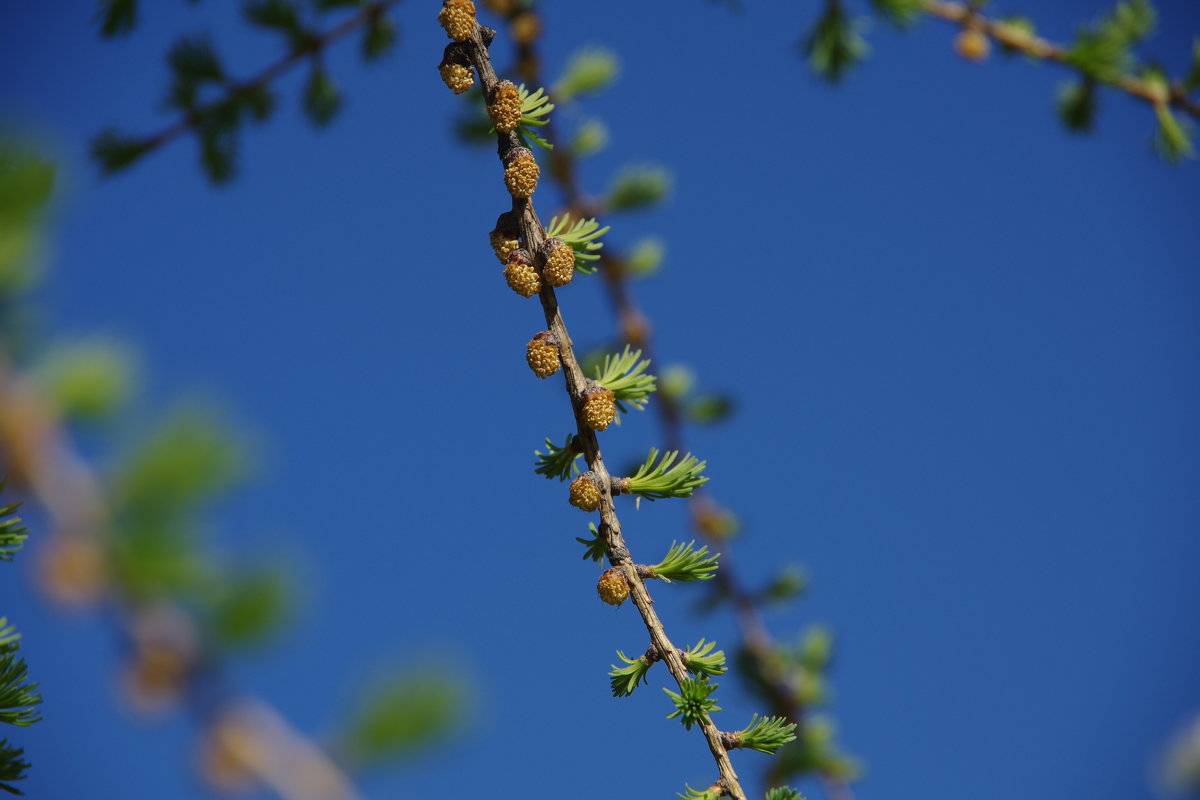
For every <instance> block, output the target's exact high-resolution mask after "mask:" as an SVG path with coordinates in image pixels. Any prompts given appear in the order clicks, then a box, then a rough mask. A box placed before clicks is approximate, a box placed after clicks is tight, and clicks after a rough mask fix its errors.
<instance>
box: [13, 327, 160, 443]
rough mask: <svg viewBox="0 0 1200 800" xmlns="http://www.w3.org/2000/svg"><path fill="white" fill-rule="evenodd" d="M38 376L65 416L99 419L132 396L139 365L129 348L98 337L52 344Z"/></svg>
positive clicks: (68, 417)
mask: <svg viewBox="0 0 1200 800" xmlns="http://www.w3.org/2000/svg"><path fill="white" fill-rule="evenodd" d="M35 376H36V377H37V379H38V381H39V383H40V384H41V385H42V388H43V390H44V391H45V392H46V395H47V396H48V397H49V398H50V399H51V400H52V401H53V402H54V403H55V404H56V405H57V406H58V408H59V411H60V412H61V413H62V414H63V416H64V417H65V418H66V419H68V420H70V421H74V422H87V423H96V422H103V421H106V420H109V419H111V418H112V417H113V416H114V415H116V414H117V412H119V411H120V410H121V409H122V408H123V407H124V406H125V404H126V403H127V402H128V401H129V399H130V398H131V397H132V396H133V394H134V392H135V391H136V385H137V366H136V363H135V359H134V356H133V353H132V351H131V350H130V348H128V347H126V346H124V345H121V344H119V343H117V342H114V341H109V340H106V339H100V338H95V339H87V340H83V341H78V342H71V343H56V344H54V345H52V346H51V349H50V351H49V352H48V353H46V354H45V355H44V356H43V357H42V360H41V361H40V363H38V364H37V366H36V367H35Z"/></svg>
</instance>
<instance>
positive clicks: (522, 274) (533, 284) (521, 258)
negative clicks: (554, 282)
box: [504, 250, 542, 297]
mask: <svg viewBox="0 0 1200 800" xmlns="http://www.w3.org/2000/svg"><path fill="white" fill-rule="evenodd" d="M504 279H505V280H506V281H508V287H509V288H510V289H512V290H513V291H514V292H516V293H517V294H519V295H521V297H533V296H534V295H535V294H537V293H538V292H540V291H541V290H542V279H541V278H540V277H538V274H537V270H535V269H534V268H533V264H531V263H530V262H529V253H527V252H525V251H524V250H514V251H513V252H512V253H510V254H509V256H508V266H507V267H505V268H504Z"/></svg>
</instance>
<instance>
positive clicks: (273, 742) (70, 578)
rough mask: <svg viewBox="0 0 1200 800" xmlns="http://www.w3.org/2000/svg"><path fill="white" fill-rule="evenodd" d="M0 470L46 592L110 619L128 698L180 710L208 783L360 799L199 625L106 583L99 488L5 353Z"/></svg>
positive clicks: (50, 406)
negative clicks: (34, 532)
mask: <svg viewBox="0 0 1200 800" xmlns="http://www.w3.org/2000/svg"><path fill="white" fill-rule="evenodd" d="M0 461H2V462H3V464H4V468H5V469H6V470H7V471H8V473H9V475H10V476H11V477H12V480H13V482H14V484H15V485H16V486H17V487H18V488H20V489H23V490H24V491H25V492H27V493H29V494H30V495H31V496H32V498H33V499H34V500H35V501H36V503H37V505H38V506H39V507H40V508H41V510H42V511H43V513H44V514H45V515H46V519H47V521H48V522H49V524H50V531H51V540H50V541H49V542H48V543H47V545H46V547H45V559H46V560H45V562H44V563H43V565H42V587H43V589H44V590H45V591H46V592H47V593H48V594H50V595H51V596H52V597H53V598H54V599H56V600H59V601H62V602H65V603H67V604H70V605H76V606H96V605H104V606H105V607H106V608H109V609H111V610H112V613H113V615H114V617H115V619H116V621H117V622H118V624H119V627H120V636H121V638H122V640H123V644H125V645H128V646H129V647H130V648H131V649H132V650H133V652H134V660H133V663H132V665H131V667H130V669H129V670H128V671H127V674H126V676H125V684H126V688H127V690H128V691H130V692H131V693H132V699H134V701H135V702H138V703H140V704H142V705H143V706H146V707H154V706H155V705H157V704H159V703H160V702H162V701H164V700H172V701H173V700H175V699H180V700H183V701H185V702H186V704H187V705H188V707H189V708H191V709H192V710H193V712H194V713H196V715H197V717H198V718H199V720H200V722H201V724H202V725H203V726H204V729H205V737H206V752H207V753H208V754H210V755H211V756H212V758H210V759H208V760H207V764H206V768H208V772H209V775H210V777H212V778H213V779H214V780H218V781H221V780H223V781H225V782H227V783H228V782H233V781H238V782H242V783H250V784H252V785H257V786H261V787H264V788H266V789H269V790H270V791H272V792H274V793H275V794H277V795H278V796H279V797H281V798H284V800H355V798H357V796H358V794H357V791H356V790H355V788H354V785H353V783H352V782H351V780H350V778H349V777H348V776H347V775H346V774H345V772H344V771H343V770H342V769H341V768H340V767H339V766H338V765H337V764H336V763H335V762H334V760H333V759H332V758H331V757H330V756H329V755H328V754H327V753H325V752H324V751H323V750H322V749H321V748H320V746H318V745H317V744H316V743H315V742H313V741H312V740H311V739H309V738H308V737H306V736H305V735H304V734H303V733H301V732H299V731H297V730H296V729H295V728H294V727H292V726H291V724H290V723H288V722H287V721H286V720H285V719H284V718H283V716H282V715H280V714H279V713H278V712H277V711H275V710H274V709H272V708H271V707H270V706H269V705H268V704H267V703H265V702H264V701H262V700H259V699H256V698H254V697H252V696H249V695H245V694H242V693H241V692H238V691H235V690H234V689H233V687H231V686H228V685H227V683H226V679H225V678H223V677H222V676H221V675H220V672H219V669H218V665H217V660H218V657H217V655H216V654H215V653H214V652H211V650H210V649H208V648H206V647H205V646H204V644H203V642H200V641H198V637H196V636H195V633H194V632H195V629H196V625H195V623H194V621H193V620H191V619H190V618H189V617H188V616H187V615H186V614H185V613H184V612H183V611H182V610H180V609H177V608H171V609H164V608H163V607H161V606H157V605H156V606H153V607H146V606H140V605H137V604H134V603H130V602H129V600H128V598H125V597H122V596H120V594H119V593H118V592H117V590H116V589H115V588H114V586H113V584H112V583H111V582H110V581H109V580H108V567H107V563H106V558H105V555H104V552H105V548H104V540H105V538H106V536H107V535H108V532H109V530H110V528H111V525H112V512H111V508H110V505H109V503H108V501H107V499H106V497H105V492H104V488H103V484H102V482H101V480H100V478H99V477H98V475H97V474H96V472H95V471H94V470H93V469H92V467H91V466H90V465H89V464H88V463H87V461H86V460H85V459H84V458H83V457H82V456H81V455H80V454H79V452H78V451H77V449H76V448H75V446H74V444H73V442H72V440H71V436H70V434H69V433H68V432H67V431H66V429H65V428H64V427H63V425H62V424H61V421H60V420H59V419H58V416H57V412H56V411H55V404H54V403H53V402H52V401H51V400H50V399H49V398H48V397H45V396H43V395H42V393H41V392H40V391H38V389H37V388H36V387H35V385H34V384H33V383H32V382H31V381H29V380H28V379H26V378H24V377H23V376H22V375H20V374H18V373H17V372H16V371H15V369H14V367H13V365H12V363H11V362H10V360H9V359H8V358H7V357H6V356H5V354H3V353H0ZM214 683H218V684H219V686H217V687H216V688H215V689H214V686H213V684H214Z"/></svg>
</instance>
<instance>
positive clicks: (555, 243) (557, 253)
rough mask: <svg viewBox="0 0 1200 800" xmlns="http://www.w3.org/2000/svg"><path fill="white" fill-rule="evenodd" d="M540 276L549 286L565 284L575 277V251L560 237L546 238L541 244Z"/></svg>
mask: <svg viewBox="0 0 1200 800" xmlns="http://www.w3.org/2000/svg"><path fill="white" fill-rule="evenodd" d="M541 253H542V258H543V259H544V260H545V263H544V266H543V267H542V277H543V278H545V279H546V283H548V284H550V285H551V286H555V287H557V286H566V285H567V284H568V283H570V282H571V278H573V277H575V251H574V250H572V249H571V245H569V244H567V243H566V242H564V241H563V240H562V239H558V238H554V239H547V240H546V241H545V243H543V244H542V250H541Z"/></svg>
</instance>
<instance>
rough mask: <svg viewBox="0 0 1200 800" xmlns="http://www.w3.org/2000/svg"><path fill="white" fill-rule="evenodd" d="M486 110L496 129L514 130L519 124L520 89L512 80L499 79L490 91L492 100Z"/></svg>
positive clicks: (504, 131)
mask: <svg viewBox="0 0 1200 800" xmlns="http://www.w3.org/2000/svg"><path fill="white" fill-rule="evenodd" d="M487 112H488V116H489V117H491V118H492V125H494V126H496V130H497V131H499V132H500V133H511V132H512V131H515V130H516V129H517V126H518V125H520V124H521V90H520V89H518V88H517V87H516V85H515V84H514V83H513V82H512V81H500V82H499V83H498V84H496V88H495V89H494V90H493V91H492V102H491V105H489V106H488V107H487Z"/></svg>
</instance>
